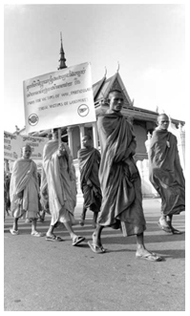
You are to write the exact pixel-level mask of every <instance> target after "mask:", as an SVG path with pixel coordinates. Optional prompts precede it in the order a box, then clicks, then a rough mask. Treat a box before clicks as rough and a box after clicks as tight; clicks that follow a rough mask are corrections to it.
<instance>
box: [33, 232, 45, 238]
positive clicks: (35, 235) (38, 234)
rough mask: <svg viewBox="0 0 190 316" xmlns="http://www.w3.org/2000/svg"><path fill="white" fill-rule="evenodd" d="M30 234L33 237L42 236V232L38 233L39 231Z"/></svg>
mask: <svg viewBox="0 0 190 316" xmlns="http://www.w3.org/2000/svg"><path fill="white" fill-rule="evenodd" d="M31 235H32V236H34V237H43V236H44V234H43V233H39V232H32V233H31Z"/></svg>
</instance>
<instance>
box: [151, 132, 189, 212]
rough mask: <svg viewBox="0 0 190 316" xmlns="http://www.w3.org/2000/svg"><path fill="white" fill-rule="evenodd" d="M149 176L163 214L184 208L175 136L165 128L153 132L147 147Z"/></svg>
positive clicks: (183, 191)
mask: <svg viewBox="0 0 190 316" xmlns="http://www.w3.org/2000/svg"><path fill="white" fill-rule="evenodd" d="M149 178H150V182H151V183H152V185H153V186H154V188H155V189H156V190H157V192H158V193H159V194H160V197H161V200H162V207H161V212H162V213H163V215H173V214H179V213H180V212H182V211H184V210H185V179H184V175H183V171H182V168H181V165H180V160H179V154H178V149H177V139H176V137H175V136H174V135H173V134H172V133H170V132H168V131H167V130H161V129H156V130H155V131H154V132H153V135H152V138H151V142H150V149H149Z"/></svg>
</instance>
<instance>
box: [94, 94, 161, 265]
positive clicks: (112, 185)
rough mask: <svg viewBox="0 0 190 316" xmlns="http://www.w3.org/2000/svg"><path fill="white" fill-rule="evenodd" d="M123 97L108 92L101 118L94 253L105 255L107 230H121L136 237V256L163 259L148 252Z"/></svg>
mask: <svg viewBox="0 0 190 316" xmlns="http://www.w3.org/2000/svg"><path fill="white" fill-rule="evenodd" d="M123 103H124V100H123V95H122V93H121V92H120V91H118V90H114V91H111V92H110V93H109V96H108V104H109V110H108V111H107V113H105V114H102V115H101V116H99V118H98V132H99V138H100V146H101V163H100V169H99V178H100V186H101V191H102V205H101V209H100V213H99V216H98V220H97V226H96V229H95V232H94V233H93V235H92V242H91V241H90V242H88V244H89V246H90V248H91V249H92V251H94V252H96V253H104V252H105V251H106V250H105V248H104V247H103V245H102V242H101V232H102V230H103V228H104V227H106V226H111V227H112V228H115V229H118V228H120V229H121V230H122V232H123V235H124V236H132V235H136V240H137V250H136V257H138V258H143V259H146V260H149V261H161V260H162V258H161V257H160V256H158V255H157V254H155V253H152V252H150V251H148V250H147V249H146V247H145V244H144V231H145V229H146V222H145V218H144V214H143V208H142V194H141V179H140V176H139V172H138V169H137V167H136V164H135V161H134V158H133V156H134V154H135V148H136V141H135V136H134V133H133V130H132V126H131V124H130V123H129V122H127V120H126V118H125V117H124V116H123V115H122V114H121V113H120V112H121V110H122V107H123Z"/></svg>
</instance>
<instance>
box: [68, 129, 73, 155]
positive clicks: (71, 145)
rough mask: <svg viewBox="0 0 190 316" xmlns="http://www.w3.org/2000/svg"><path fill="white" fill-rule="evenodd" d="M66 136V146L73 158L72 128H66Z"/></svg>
mask: <svg viewBox="0 0 190 316" xmlns="http://www.w3.org/2000/svg"><path fill="white" fill-rule="evenodd" d="M67 134H68V146H69V148H70V151H71V155H72V156H73V135H72V127H67Z"/></svg>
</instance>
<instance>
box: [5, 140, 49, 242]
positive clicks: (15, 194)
mask: <svg viewBox="0 0 190 316" xmlns="http://www.w3.org/2000/svg"><path fill="white" fill-rule="evenodd" d="M31 153H32V149H31V147H30V145H26V146H24V147H23V148H22V157H21V158H19V159H17V160H16V161H15V162H14V165H13V170H12V175H11V182H10V201H11V214H12V216H13V218H14V220H13V227H12V229H10V233H11V234H12V235H18V234H19V231H18V220H19V218H21V217H23V218H27V219H28V220H29V221H30V222H31V235H32V236H34V237H41V236H43V234H41V233H39V232H38V231H37V230H36V222H37V217H38V212H39V204H38V199H39V185H38V175H37V166H36V164H35V162H34V161H33V160H32V159H30V156H31Z"/></svg>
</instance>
